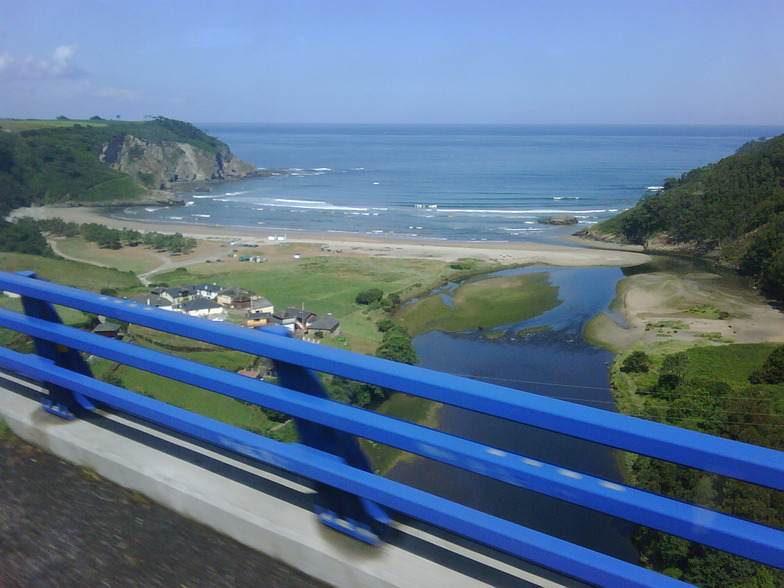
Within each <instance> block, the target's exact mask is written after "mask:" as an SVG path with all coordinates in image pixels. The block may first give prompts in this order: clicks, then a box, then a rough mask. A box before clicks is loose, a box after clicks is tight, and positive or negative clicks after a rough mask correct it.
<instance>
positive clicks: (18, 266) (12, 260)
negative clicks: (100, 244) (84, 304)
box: [0, 253, 142, 292]
mask: <svg viewBox="0 0 784 588" xmlns="http://www.w3.org/2000/svg"><path fill="white" fill-rule="evenodd" d="M27 270H29V271H34V272H36V273H37V274H38V277H39V278H43V279H45V280H49V281H50V282H54V283H55V284H62V285H63V286H71V287H73V288H80V289H81V290H90V291H91V292H100V290H101V288H117V289H124V288H134V287H138V286H141V285H142V284H141V282H140V281H139V280H138V278H137V277H136V276H135V275H133V274H132V273H130V272H121V271H118V270H116V269H111V268H105V267H97V266H94V265H90V264H87V263H79V262H77V261H69V260H65V259H52V258H48V257H40V256H38V255H26V254H24V253H3V254H2V255H0V271H4V272H20V271H27Z"/></svg>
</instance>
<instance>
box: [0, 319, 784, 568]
mask: <svg viewBox="0 0 784 588" xmlns="http://www.w3.org/2000/svg"><path fill="white" fill-rule="evenodd" d="M0 325H3V326H6V327H8V328H11V329H14V330H16V331H19V332H23V333H26V334H28V335H31V336H33V337H38V338H42V337H46V338H48V339H49V340H50V341H53V342H55V343H58V344H60V345H65V346H69V347H74V348H77V349H80V350H82V351H84V352H86V353H91V354H94V355H98V356H101V357H104V358H106V359H110V360H112V361H116V362H118V363H122V364H125V365H128V366H131V367H135V368H138V369H142V370H145V371H148V372H152V373H156V374H158V375H161V376H165V377H167V378H171V379H174V380H177V381H180V382H184V383H186V384H191V385H193V386H198V387H201V388H206V389H209V390H213V391H215V392H218V393H220V394H223V395H225V396H229V397H231V398H235V399H237V400H242V401H245V402H251V403H253V404H257V405H261V406H266V407H269V408H272V409H274V410H277V411H280V412H283V413H286V414H290V415H292V416H296V417H300V418H303V419H306V420H308V421H311V422H316V423H320V424H323V425H327V426H330V427H333V428H336V429H340V430H343V431H346V432H349V433H352V434H354V435H357V436H359V437H363V438H366V439H371V440H373V441H378V442H379V443H384V444H386V445H391V446H393V447H397V448H399V449H403V450H405V451H409V452H411V453H415V454H418V455H422V456H423V457H428V458H431V459H436V460H439V461H442V462H444V463H447V464H450V465H453V466H456V467H460V468H463V469H467V470H469V471H473V472H475V473H478V474H483V475H486V476H491V477H493V478H496V479H498V480H502V481H504V482H508V483H510V484H515V485H518V486H521V487H524V488H527V489H529V490H534V491H537V492H541V493H544V494H548V495H550V496H553V497H555V498H560V499H562V500H567V501H569V502H573V503H575V504H579V505H580V506H585V507H587V508H592V509H595V510H600V511H602V512H605V513H607V514H610V515H613V516H617V517H620V518H624V519H626V520H629V521H632V522H634V523H638V524H641V525H645V526H648V527H651V528H654V529H658V530H660V531H664V532H667V533H671V534H674V535H679V536H681V537H684V538H686V539H690V540H692V541H698V542H701V543H704V544H706V545H710V546H712V547H716V548H718V549H724V548H725V546H727V545H733V552H734V553H736V554H738V555H742V556H744V557H747V558H750V559H758V560H760V561H763V560H764V561H766V562H767V563H771V564H773V562H775V561H778V562H779V563H782V561H781V558H782V557H783V554H782V551H781V549H780V546H781V545H783V544H784V532H781V531H777V530H775V529H771V528H770V527H765V526H762V525H758V524H754V523H750V522H748V521H745V520H743V519H739V518H736V517H732V516H729V515H725V514H721V513H717V512H715V511H712V510H708V509H705V508H702V507H699V506H695V505H691V504H688V503H684V502H679V501H676V500H671V499H668V498H664V497H662V496H659V495H656V494H652V493H649V492H644V491H642V490H638V489H635V488H632V487H630V486H625V485H622V484H616V483H614V482H609V481H607V480H603V479H600V478H595V477H592V476H589V475H587V474H581V473H578V472H573V471H571V470H565V469H563V468H560V467H558V466H554V465H551V464H547V463H544V462H540V461H537V460H534V459H531V458H530V457H527V456H521V455H517V454H514V453H510V452H505V451H500V450H498V449H496V448H493V447H488V446H485V445H482V444H479V443H475V442H473V441H469V440H467V439H463V438H461V437H456V436H453V435H449V434H446V433H442V432H440V431H436V430H433V429H430V428H427V427H422V426H419V425H415V424H412V423H408V422H406V421H400V420H397V419H392V418H390V417H387V416H383V415H380V414H376V413H373V412H369V411H366V410H362V409H359V408H355V407H352V406H348V405H345V404H339V403H335V402H332V401H330V400H325V399H320V398H313V397H311V396H308V395H306V394H303V393H300V392H296V391H294V390H288V389H286V388H282V387H280V386H275V385H272V384H269V383H266V382H262V381H258V380H249V378H247V377H246V376H241V375H238V374H232V373H228V374H227V373H226V372H225V371H224V370H221V369H218V368H214V367H211V366H207V365H204V364H200V363H197V362H193V361H190V360H187V359H182V358H179V357H174V356H169V355H167V354H163V353H160V352H158V351H153V350H150V349H146V348H143V347H137V346H132V345H129V344H127V343H123V342H121V341H117V340H112V339H106V338H105V337H101V336H99V335H93V334H91V333H85V332H82V331H79V330H76V329H73V328H70V327H66V326H64V325H58V324H52V323H49V322H47V321H43V320H40V319H36V318H33V317H28V316H25V315H22V314H19V313H15V312H12V311H8V310H3V309H0ZM305 344H306V345H307V343H305ZM0 358H2V355H0ZM82 394H83V395H85V396H87V397H92V396H91V394H90V393H89V392H83V393H82ZM760 558H762V559H760ZM777 558H778V560H777Z"/></svg>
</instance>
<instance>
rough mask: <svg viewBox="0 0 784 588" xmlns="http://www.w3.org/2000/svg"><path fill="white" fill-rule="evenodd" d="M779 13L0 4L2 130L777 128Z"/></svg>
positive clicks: (380, 1) (706, 4)
mask: <svg viewBox="0 0 784 588" xmlns="http://www.w3.org/2000/svg"><path fill="white" fill-rule="evenodd" d="M782 31H784V2H782V0H732V1H728V0H699V1H694V0H677V1H669V0H658V1H652V0H624V1H620V0H575V1H571V0H516V1H512V0H471V1H468V0H466V1H463V0H443V1H436V0H417V1H409V0H361V1H360V0H354V1H349V0H221V1H220V2H216V1H213V2H206V1H203V0H156V1H155V2H152V1H148V0H134V1H133V2H123V1H118V0H111V1H105V0H58V1H54V0H48V1H44V0H30V1H27V2H22V1H20V0H0V117H14V118H52V117H55V116H57V115H60V114H62V115H65V116H68V117H70V118H87V117H89V116H92V115H94V114H97V115H99V116H103V117H115V116H116V115H120V116H121V117H122V118H123V119H130V120H140V119H142V118H143V117H144V116H145V115H164V116H169V117H173V118H179V119H183V120H189V121H194V122H324V123H335V122H349V123H351V122H369V123H374V122H378V123H406V122H411V123H428V122H432V123H654V124H655V123H665V124H666V123H676V124H678V123H682V124H725V123H726V124H782V123H784V107H783V105H784V34H782Z"/></svg>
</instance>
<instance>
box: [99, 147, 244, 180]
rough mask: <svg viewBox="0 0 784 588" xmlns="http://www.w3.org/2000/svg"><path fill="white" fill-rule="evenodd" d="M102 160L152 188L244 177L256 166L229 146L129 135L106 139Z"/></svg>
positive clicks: (102, 148) (100, 156)
mask: <svg viewBox="0 0 784 588" xmlns="http://www.w3.org/2000/svg"><path fill="white" fill-rule="evenodd" d="M99 158H100V160H101V161H102V162H103V163H104V164H106V165H108V166H109V167H111V168H112V169H115V170H117V171H120V172H123V173H126V174H128V175H129V176H131V178H133V180H134V181H136V182H138V183H139V184H141V185H143V186H145V187H147V188H149V189H157V190H167V189H170V188H171V187H172V184H175V183H177V182H196V181H203V180H225V179H235V178H244V177H247V176H251V175H254V174H255V173H257V169H256V167H255V166H253V165H251V164H250V163H247V162H245V161H242V160H241V159H239V158H238V157H235V156H234V155H233V154H232V153H231V151H230V150H229V148H228V147H227V146H226V145H221V146H220V147H218V148H216V149H210V150H207V149H202V148H199V147H197V146H194V145H191V144H189V143H184V142H180V141H170V140H163V141H150V140H147V139H142V138H139V137H136V136H134V135H130V134H126V135H119V136H115V137H112V138H111V139H110V140H108V141H106V142H105V143H104V144H103V145H102V147H101V152H100V154H99Z"/></svg>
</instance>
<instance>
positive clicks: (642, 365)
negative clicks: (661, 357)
mask: <svg viewBox="0 0 784 588" xmlns="http://www.w3.org/2000/svg"><path fill="white" fill-rule="evenodd" d="M650 366H651V358H650V357H648V354H647V353H645V352H644V351H632V352H631V353H630V354H629V355H628V356H627V357H626V359H624V360H623V363H622V364H621V368H620V369H621V371H622V372H624V373H629V372H641V373H646V372H647V371H648V369H649V368H650Z"/></svg>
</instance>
